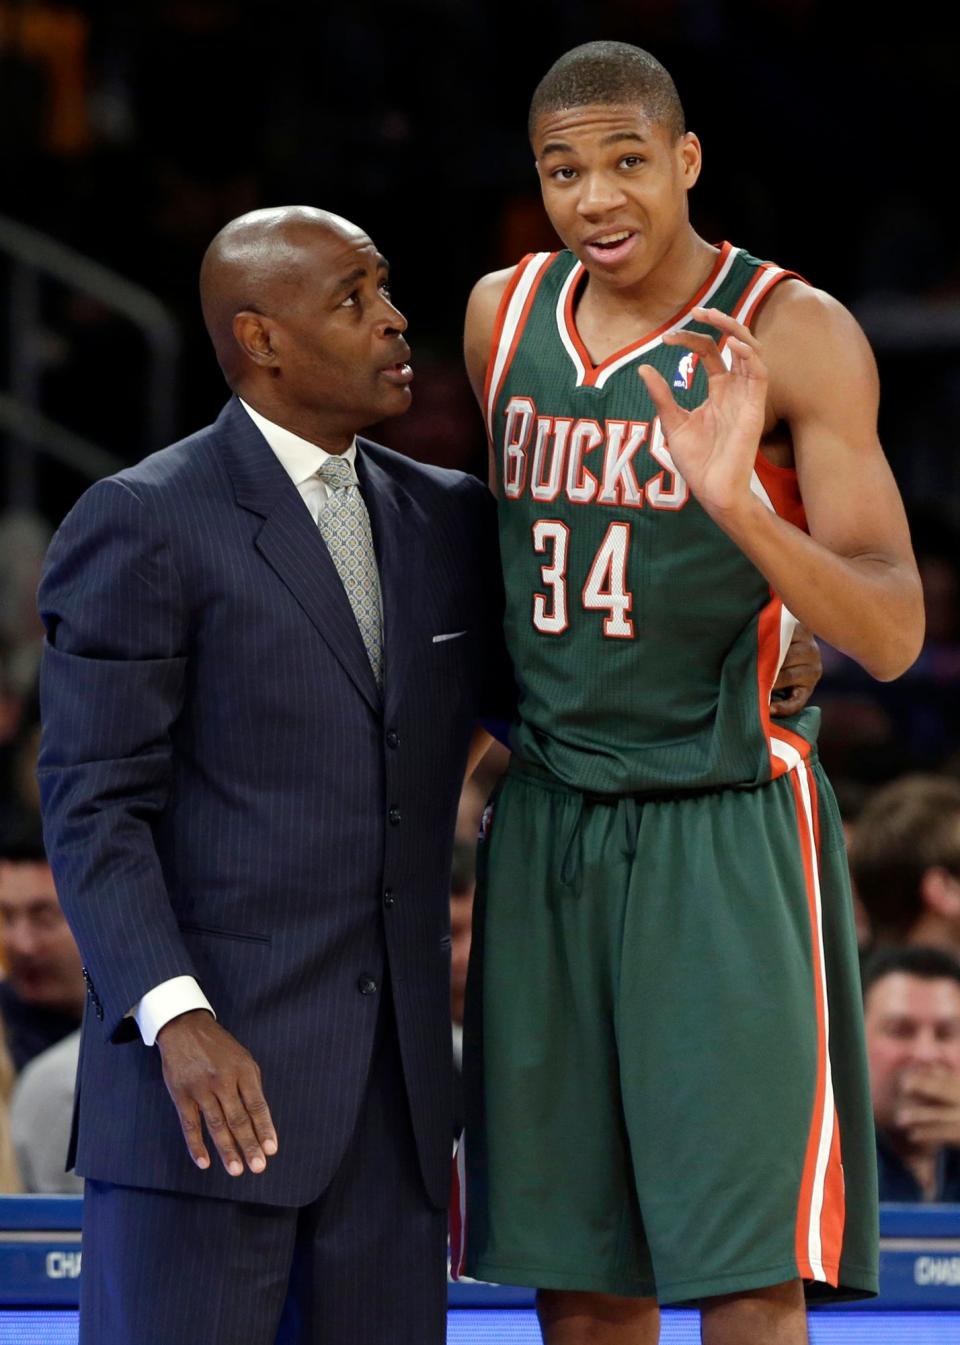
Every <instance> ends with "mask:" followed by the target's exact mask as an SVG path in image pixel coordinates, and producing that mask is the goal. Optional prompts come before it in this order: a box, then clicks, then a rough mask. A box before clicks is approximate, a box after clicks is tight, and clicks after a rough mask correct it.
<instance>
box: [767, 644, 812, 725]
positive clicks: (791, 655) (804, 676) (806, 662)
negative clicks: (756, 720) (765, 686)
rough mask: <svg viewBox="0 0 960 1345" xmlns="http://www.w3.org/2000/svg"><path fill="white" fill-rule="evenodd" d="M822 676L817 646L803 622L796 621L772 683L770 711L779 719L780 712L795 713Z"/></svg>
mask: <svg viewBox="0 0 960 1345" xmlns="http://www.w3.org/2000/svg"><path fill="white" fill-rule="evenodd" d="M822 676H823V660H822V659H821V657H820V646H819V645H818V644H817V642H816V640H815V639H814V638H813V636H812V635H811V633H810V631H808V630H807V628H806V626H801V625H799V624H798V625H797V627H796V629H795V630H794V632H793V639H792V640H791V641H790V648H789V649H788V650H787V656H786V658H785V659H784V660H783V667H782V668H781V669H780V675H779V676H778V678H777V680H776V682H774V684H773V699H772V700H771V702H770V714H771V715H772V716H774V717H779V718H781V719H782V718H783V716H784V715H795V714H797V712H798V711H800V710H802V709H803V707H804V706H805V705H806V703H807V701H808V700H809V699H810V697H811V696H812V695H813V690H814V687H815V686H816V685H817V683H818V682H819V681H820V678H821V677H822Z"/></svg>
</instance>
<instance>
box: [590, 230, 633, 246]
mask: <svg viewBox="0 0 960 1345" xmlns="http://www.w3.org/2000/svg"><path fill="white" fill-rule="evenodd" d="M630 234H631V230H630V229H622V230H621V231H620V233H618V234H604V236H603V238H595V239H594V240H593V241H594V243H600V244H601V245H603V246H604V247H605V246H606V245H607V244H608V243H622V242H623V240H624V239H625V238H629V237H630Z"/></svg>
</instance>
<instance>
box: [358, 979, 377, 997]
mask: <svg viewBox="0 0 960 1345" xmlns="http://www.w3.org/2000/svg"><path fill="white" fill-rule="evenodd" d="M357 989H358V990H359V991H360V993H361V995H375V994H376V993H377V983H376V981H375V980H374V979H373V977H372V976H361V977H360V979H359V981H358V982H357Z"/></svg>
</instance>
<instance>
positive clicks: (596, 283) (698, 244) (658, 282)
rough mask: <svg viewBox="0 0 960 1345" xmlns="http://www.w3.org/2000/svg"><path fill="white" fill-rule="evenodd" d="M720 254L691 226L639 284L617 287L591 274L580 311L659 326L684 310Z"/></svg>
mask: <svg viewBox="0 0 960 1345" xmlns="http://www.w3.org/2000/svg"><path fill="white" fill-rule="evenodd" d="M717 256H718V251H717V249H716V248H715V247H711V245H710V244H709V243H707V242H705V241H704V240H703V239H702V238H701V237H700V236H699V234H696V233H694V231H693V229H692V228H690V227H689V226H688V227H687V228H686V229H684V230H682V231H681V233H680V234H678V236H677V238H676V239H675V240H674V241H673V243H671V245H670V247H669V248H668V249H667V251H666V252H665V253H664V254H663V256H662V257H661V258H660V259H659V260H658V261H657V262H656V263H655V264H654V266H653V267H651V269H650V270H649V271H648V272H647V273H646V275H644V276H643V277H642V278H641V279H640V280H638V281H637V282H636V283H635V284H633V285H629V286H614V285H612V284H611V283H610V282H609V281H608V280H607V279H606V278H605V277H603V276H602V275H601V276H597V275H594V274H591V275H590V276H589V278H588V280H587V283H586V286H585V288H584V291H583V295H582V297H581V300H580V304H579V308H578V312H579V313H583V314H584V316H586V315H587V314H593V315H600V314H602V315H603V317H604V318H605V319H607V320H611V321H616V320H617V319H619V318H625V319H630V320H632V321H633V322H636V321H637V318H638V317H640V318H641V319H642V320H643V324H642V325H644V326H645V327H646V328H647V329H648V330H652V329H653V328H655V327H657V326H659V325H660V324H661V323H662V322H665V321H667V320H668V319H669V318H671V317H673V315H674V314H675V313H678V312H679V311H680V310H681V309H682V308H684V307H685V306H686V305H687V304H688V303H689V301H690V300H691V299H692V298H693V296H694V295H695V294H696V293H697V291H698V290H699V289H700V288H701V287H702V286H703V284H704V283H705V281H706V280H707V278H708V276H709V275H710V273H711V271H712V270H713V268H714V266H715V265H716V260H717Z"/></svg>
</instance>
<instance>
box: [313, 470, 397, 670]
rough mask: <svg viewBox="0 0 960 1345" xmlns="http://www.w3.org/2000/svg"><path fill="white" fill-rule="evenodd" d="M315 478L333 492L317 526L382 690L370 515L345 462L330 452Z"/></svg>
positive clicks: (377, 591)
mask: <svg viewBox="0 0 960 1345" xmlns="http://www.w3.org/2000/svg"><path fill="white" fill-rule="evenodd" d="M317 476H318V477H319V478H320V480H321V481H322V482H323V483H324V485H325V486H328V487H329V489H330V490H331V491H332V492H333V493H332V494H331V496H330V498H329V499H328V500H327V501H326V503H325V504H324V505H323V507H322V509H321V510H320V517H319V518H318V520H317V526H318V527H319V529H320V535H321V536H322V538H323V540H324V542H326V545H327V550H328V551H329V552H330V556H331V558H332V560H333V563H334V565H335V566H336V567H337V573H338V574H339V576H340V580H341V583H342V584H343V587H344V589H345V590H346V594H347V597H348V598H349V599H350V606H351V607H352V608H353V615H354V616H355V617H356V618H357V625H358V626H359V627H360V634H361V636H362V637H363V644H364V648H365V649H366V651H367V658H369V660H370V667H371V668H372V669H373V675H374V677H375V678H376V680H377V686H378V687H379V688H380V689H381V690H382V689H383V632H382V629H381V622H380V575H379V573H378V571H377V557H376V553H375V552H374V549H373V534H372V532H371V531H370V515H369V514H368V513H367V506H366V505H365V504H364V502H363V496H362V495H361V494H360V487H359V486H358V485H357V483H356V481H355V480H354V476H353V469H352V467H351V466H350V463H349V462H346V461H345V460H344V459H343V458H338V457H333V456H331V457H329V458H327V460H326V461H325V462H324V464H323V466H322V467H321V468H320V470H319V471H318V472H317Z"/></svg>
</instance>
